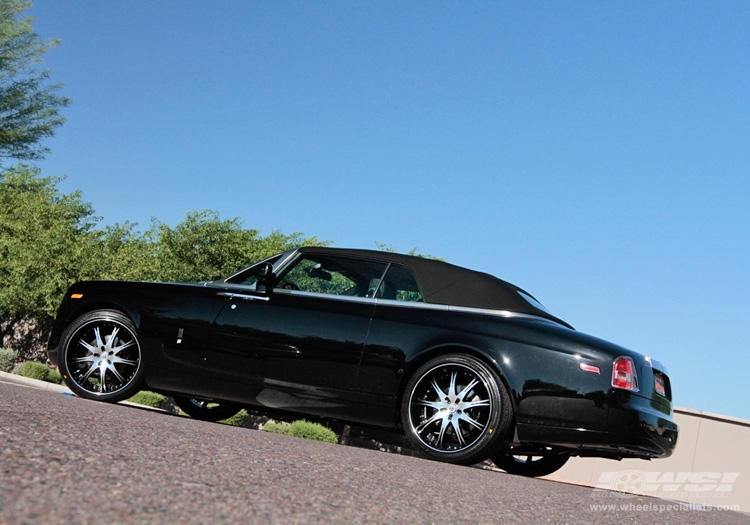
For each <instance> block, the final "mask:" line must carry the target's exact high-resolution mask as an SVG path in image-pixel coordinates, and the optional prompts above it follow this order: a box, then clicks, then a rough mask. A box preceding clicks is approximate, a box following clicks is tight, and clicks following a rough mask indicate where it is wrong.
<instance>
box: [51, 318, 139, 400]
mask: <svg viewBox="0 0 750 525" xmlns="http://www.w3.org/2000/svg"><path fill="white" fill-rule="evenodd" d="M60 349H61V359H60V372H61V373H62V375H63V378H64V379H65V382H66V383H67V385H68V386H69V387H70V389H71V390H72V391H73V392H75V393H76V394H78V395H79V396H81V397H86V398H89V399H98V400H101V401H122V400H123V399H127V398H129V397H131V396H132V395H133V394H135V393H136V392H138V390H139V386H140V379H141V377H142V375H143V365H142V356H141V347H140V344H139V343H138V337H137V336H136V330H135V327H134V326H133V323H131V322H130V320H129V319H128V318H127V317H125V316H124V315H122V314H121V313H120V312H116V311H113V310H97V311H94V312H91V313H88V314H86V315H83V316H81V317H80V318H78V319H77V320H75V321H74V322H73V323H72V324H71V325H70V326H69V327H68V329H67V330H66V331H65V333H64V334H63V337H62V340H61V346H60Z"/></svg>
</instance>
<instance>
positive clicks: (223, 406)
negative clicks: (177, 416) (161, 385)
mask: <svg viewBox="0 0 750 525" xmlns="http://www.w3.org/2000/svg"><path fill="white" fill-rule="evenodd" d="M173 399H174V403H175V405H177V406H178V407H180V409H181V410H182V411H183V412H185V413H186V414H187V415H188V416H190V417H192V418H195V419H202V420H203V421H221V420H222V419H227V418H230V417H232V416H233V415H235V414H236V413H237V412H239V411H240V410H242V406H241V405H237V404H235V403H228V402H226V401H210V400H204V399H195V398H191V397H182V396H174V397H173Z"/></svg>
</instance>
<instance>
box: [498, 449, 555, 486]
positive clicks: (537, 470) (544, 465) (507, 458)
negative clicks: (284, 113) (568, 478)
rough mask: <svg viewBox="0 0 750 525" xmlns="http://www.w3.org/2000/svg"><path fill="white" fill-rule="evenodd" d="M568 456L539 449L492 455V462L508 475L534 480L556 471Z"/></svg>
mask: <svg viewBox="0 0 750 525" xmlns="http://www.w3.org/2000/svg"><path fill="white" fill-rule="evenodd" d="M569 458H570V455H569V454H568V453H566V452H555V451H553V450H551V449H549V448H546V447H541V448H540V449H539V450H538V451H533V452H526V453H524V454H514V453H513V451H512V450H510V451H502V452H497V453H495V454H493V455H492V456H491V457H490V459H491V460H492V462H493V463H494V464H495V465H497V466H498V467H500V468H501V469H503V470H504V471H505V472H507V473H508V474H517V475H519V476H527V477H530V478H536V477H539V476H546V475H548V474H552V473H553V472H556V471H558V470H559V469H560V468H561V467H562V466H563V465H565V463H567V461H568V459H569Z"/></svg>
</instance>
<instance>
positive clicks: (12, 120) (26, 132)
mask: <svg viewBox="0 0 750 525" xmlns="http://www.w3.org/2000/svg"><path fill="white" fill-rule="evenodd" d="M30 5H31V2H28V1H23V0H0V159H2V158H15V159H20V160H34V159H41V158H43V157H44V156H45V154H46V153H47V152H48V151H49V149H48V148H46V147H43V146H42V145H41V141H42V139H44V138H47V137H51V136H52V135H54V131H55V129H56V128H57V127H59V126H60V125H62V123H63V122H64V121H65V118H64V117H63V116H62V115H61V114H60V109H61V108H63V107H65V106H67V105H68V104H69V103H70V100H69V99H68V98H66V97H64V96H61V95H60V94H59V90H60V89H61V87H62V86H61V85H60V84H52V83H50V78H49V71H48V70H43V69H39V68H38V65H39V63H40V62H41V61H42V56H43V55H44V53H46V52H47V51H48V50H49V49H51V48H52V47H54V46H56V45H58V44H59V41H57V40H50V41H48V42H45V41H43V40H42V39H41V38H40V37H39V36H38V35H37V34H36V33H35V32H34V30H33V28H32V22H33V21H34V19H33V18H31V17H28V16H27V17H20V14H21V13H22V12H23V11H25V10H26V9H28V8H29V7H30Z"/></svg>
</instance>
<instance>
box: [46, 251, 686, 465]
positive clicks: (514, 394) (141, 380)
mask: <svg viewBox="0 0 750 525" xmlns="http://www.w3.org/2000/svg"><path fill="white" fill-rule="evenodd" d="M49 358H50V361H51V362H52V363H53V364H56V365H58V366H59V367H60V371H61V373H62V375H63V377H64V378H65V381H66V383H67V384H68V386H69V387H70V388H71V390H73V392H75V393H76V394H78V395H79V396H81V397H85V398H89V399H97V400H101V401H111V402H116V401H120V400H123V399H127V398H128V397H130V396H132V395H133V394H135V393H136V392H137V391H139V390H141V389H144V388H148V389H150V390H153V391H157V392H161V393H164V394H166V395H169V396H172V397H173V398H174V399H175V401H176V403H177V404H178V405H179V406H180V407H181V408H182V409H183V410H184V411H185V412H187V413H188V414H190V415H191V416H193V417H196V418H199V419H206V420H219V419H224V418H226V417H229V416H231V415H233V414H234V413H236V412H237V411H238V410H240V409H241V408H242V407H243V406H247V407H251V408H253V409H255V410H261V411H268V412H277V411H282V412H284V413H291V414H301V415H305V416H308V417H314V418H320V419H329V420H338V421H343V422H349V423H355V424H360V425H366V426H373V427H381V428H389V429H399V430H400V431H402V432H404V433H405V434H406V436H407V438H408V439H409V441H410V442H411V444H412V445H413V446H414V448H416V449H417V450H419V451H421V453H422V454H423V455H425V456H426V457H429V458H432V459H436V460H440V461H448V462H452V463H459V464H472V463H477V462H480V461H483V460H485V459H487V458H491V459H492V461H493V462H494V463H495V464H497V465H498V466H499V467H500V468H502V469H504V470H506V471H508V472H511V473H516V474H523V475H528V476H541V475H545V474H549V473H551V472H554V471H555V470H557V469H558V468H560V467H561V466H562V465H563V464H564V463H565V462H566V461H567V459H568V457H570V456H597V457H606V458H613V459H620V458H644V459H650V458H658V457H666V456H669V455H670V454H671V453H672V450H673V449H674V447H675V445H676V442H677V433H678V426H677V425H676V424H675V423H674V421H673V419H672V391H671V387H670V381H669V377H668V376H667V372H666V370H665V368H664V367H663V366H662V365H661V364H659V363H658V362H657V361H655V360H653V359H651V358H649V357H645V356H643V355H641V354H639V353H636V352H633V351H631V350H627V349H625V348H622V347H620V346H616V345H614V344H612V343H608V342H606V341H603V340H601V339H596V338H594V337H591V336H588V335H585V334H582V333H580V332H577V331H575V330H574V329H573V328H572V327H571V326H570V325H568V324H567V323H566V322H564V321H562V320H561V319H559V318H557V317H555V316H554V315H552V314H551V313H549V312H548V311H547V310H545V309H544V307H543V306H542V305H541V304H539V302H537V301H536V300H535V299H534V298H533V297H532V296H531V295H530V294H528V293H526V292H525V291H523V290H522V289H520V288H518V287H517V286H514V285H512V284H510V283H507V282H505V281H502V280H500V279H498V278H496V277H493V276H491V275H488V274H485V273H480V272H476V271H472V270H468V269H465V268H461V267H458V266H454V265H451V264H448V263H445V262H441V261H436V260H431V259H424V258H419V257H412V256H407V255H398V254H394V253H386V252H378V251H370V250H347V249H334V248H312V247H309V248H299V249H295V250H290V251H287V252H284V253H281V254H279V255H276V256H274V257H271V258H269V259H266V260H264V261H261V262H259V263H257V264H254V265H253V266H250V267H249V268H246V269H244V270H242V271H240V272H239V273H237V274H235V275H232V276H230V277H228V278H226V279H224V280H221V281H212V282H206V283H196V284H174V283H146V282H125V281H106V282H105V281H91V282H79V283H76V284H74V285H73V286H71V287H70V289H69V290H68V292H67V294H66V295H65V298H64V300H63V302H62V305H61V306H60V309H59V312H58V315H57V320H56V322H55V325H54V328H53V331H52V334H51V338H50V342H49Z"/></svg>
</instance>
